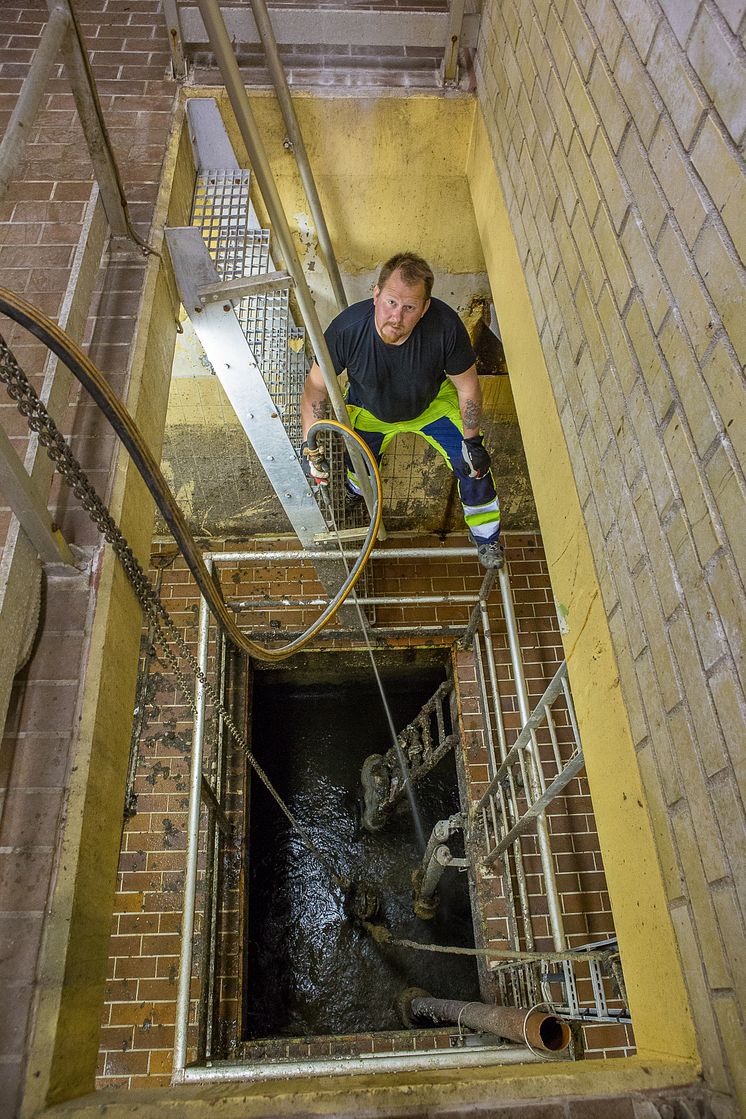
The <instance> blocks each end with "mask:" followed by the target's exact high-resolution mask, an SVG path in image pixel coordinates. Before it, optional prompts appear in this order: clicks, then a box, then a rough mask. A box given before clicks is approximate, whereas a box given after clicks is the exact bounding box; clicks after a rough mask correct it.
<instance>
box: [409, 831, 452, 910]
mask: <svg viewBox="0 0 746 1119" xmlns="http://www.w3.org/2000/svg"><path fill="white" fill-rule="evenodd" d="M452 862H453V856H452V855H451V852H450V851H449V850H448V847H446V845H445V844H441V846H440V847H436V848H435V850H434V851H433V853H432V854H431V856H430V858H429V859H428V861H427V865H426V866H425V867H424V871H423V875H422V882H421V884H420V888H419V889H418V891H417V897H416V898H415V899H414V908H415V913H416V912H417V907H418V904H421V903H422V902H424V903H425V904H426V905H428V904H430V903H431V902H432V900H433V894H434V893H435V891H436V890H437V888H438V886H439V884H440V880H441V878H442V877H443V871H444V870H445V869H446V867H447V866H450V865H451V863H452Z"/></svg>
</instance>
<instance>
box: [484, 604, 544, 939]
mask: <svg viewBox="0 0 746 1119" xmlns="http://www.w3.org/2000/svg"><path fill="white" fill-rule="evenodd" d="M479 607H480V617H481V622H482V632H483V634H484V648H485V652H486V654H487V669H488V672H489V677H490V688H491V690H492V706H493V709H494V712H495V726H496V729H497V742H498V749H499V751H500V760H501V761H505V758H506V755H507V752H508V741H507V737H506V735H505V723H504V720H503V712H502V704H501V702H500V688H499V686H498V682H497V666H496V664H495V650H494V648H493V645H492V625H491V623H490V615H489V610H488V608H487V603H486V601H485V600H484V599H480V603H479ZM490 777H491V778H492V777H494V771H493V772H492V773H491V774H490ZM508 788H509V791H510V808H511V812H512V814H513V819H514V820H517V819H518V797H517V796H516V791H515V779H514V777H513V771H512V769H509V770H508ZM497 791H498V793H499V797H500V811H501V813H502V817H503V822H504V824H505V831H506V832H507V831H509V830H510V824H509V822H508V810H507V806H506V803H505V792H504V790H503V787H502V785H498V789H497ZM494 803H495V802H494V797H490V810H491V811H492V813H493V819H494ZM495 835H497V828H495ZM513 864H514V866H515V877H516V882H517V884H518V902H519V905H520V910H521V921H522V923H523V935H524V939H525V942H526V947H527V949H528V950H529V951H531V950H532V948H533V946H534V933H533V929H532V927H531V907H530V905H529V900H528V887H527V885H526V871H525V868H524V866H523V850H522V848H521V841H520V838H517V839H516V841H515V843H514V844H513ZM503 866H504V870H505V884H506V893H507V894H508V900H509V901H510V902H511V905H512V907H513V910H514V908H515V897H514V895H513V887H512V882H511V878H510V865H509V862H508V853H507V851H506V852H505V858H504V860H503ZM515 920H516V918H515V913H514V912H513V914H512V920H511V919H510V917H509V918H508V924H509V926H510V928H511V933H512V938H513V946H514V947H515V948H518V947H519V941H518V929H517V927H516V923H515Z"/></svg>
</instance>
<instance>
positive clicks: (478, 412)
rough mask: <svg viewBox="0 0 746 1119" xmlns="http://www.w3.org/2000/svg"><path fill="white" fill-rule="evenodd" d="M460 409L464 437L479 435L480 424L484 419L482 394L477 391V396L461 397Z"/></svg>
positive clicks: (469, 437)
mask: <svg viewBox="0 0 746 1119" xmlns="http://www.w3.org/2000/svg"><path fill="white" fill-rule="evenodd" d="M458 403H459V409H460V411H461V419H462V421H463V424H464V438H465V439H471V437H472V436H474V435H479V424H480V421H481V419H482V394H481V392H479V391H477V395H476V396H469V397H466V398H464V399H461V398H459V402H458Z"/></svg>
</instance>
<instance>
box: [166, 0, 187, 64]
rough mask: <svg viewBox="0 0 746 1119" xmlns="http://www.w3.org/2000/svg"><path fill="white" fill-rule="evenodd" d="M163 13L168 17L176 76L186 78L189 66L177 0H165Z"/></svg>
mask: <svg viewBox="0 0 746 1119" xmlns="http://www.w3.org/2000/svg"><path fill="white" fill-rule="evenodd" d="M163 14H164V16H165V17H166V27H167V28H168V45H169V49H170V51H171V67H172V69H173V72H174V77H175V78H177V79H179V78H185V77H186V72H187V67H186V59H185V58H184V43H183V41H182V36H181V24H180V22H179V9H178V7H177V4H176V0H163Z"/></svg>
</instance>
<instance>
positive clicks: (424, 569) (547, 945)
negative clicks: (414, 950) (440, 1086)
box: [98, 533, 631, 1088]
mask: <svg viewBox="0 0 746 1119" xmlns="http://www.w3.org/2000/svg"><path fill="white" fill-rule="evenodd" d="M507 540H508V544H507V554H508V560H509V564H510V571H511V579H512V583H513V588H514V596H515V602H516V615H517V619H518V625H519V631H520V635H521V643H522V647H523V649H524V652H525V665H526V675H527V680H528V687H529V691H530V695H531V701H532V702H535V701H536V700H537V699H538V698H539V696H540V695H541V694H542V692H543V691H544V689H545V687H546V685H547V683H548V682H549V680H550V679H551V676H552V675H553V673H554V671H555V670H556V668H557V667H558V665H559V661H560V658H561V657H562V650H561V642H560V638H559V631H558V625H557V619H556V613H555V608H554V603H553V600H552V593H551V588H550V585H549V578H548V572H547V568H546V563H545V560H544V555H543V550H542V547H541V540H540V538H539V537H537V536H535V535H534V534H527V535H523V534H518V533H509V534H508V536H507ZM457 542H459V541H458V540H456V539H454V538H451V539H450V540H449V543H457ZM414 544H422V539H419V540H414V539H413V540H407V539H402V538H399V537H397V538H396V540H395V545H396V546H403V547H406V546H408V545H414ZM251 546H252V548H254V549H256V547H257V544H256V542H252V545H251ZM213 547H214V543H213ZM273 547H275V548H277V549H278V552H279V555H278V559H277V561H276V562H274V563H272V564H271V565H270V564H269V563H266V562H264V561H258V562H255V563H249V562H241V563H240V564H228V563H226V564H220V565H219V570H220V572H221V582H222V586H223V590H224V594H225V595H226V598H227V599H229V600H230V599H233V600H237V599H248V598H254V599H256V600H258V601H260V602H261V597H262V596H263V595H265V594H269V595H271V596H272V597H274V598H279V597H281V596H283V595H287V596H291V597H296V598H297V597H313V596H314V595H315V594H317V593H319V592H320V591H321V587H320V585H319V584H318V582H317V580H316V577H315V573H314V571H313V568H312V566H311V565H310V564H308V563H306V562H296V561H288V562H287V563H282V560H281V547H282V542H281V541H275V542H274V544H273ZM216 550H220V549H219V548H217V549H216ZM437 551H438V549H437V545H435V546H434V554H433V558H432V560H427V561H422V560H410V559H405V558H396V559H389V560H378V559H375V560H373V561H372V565H373V570H374V575H373V578H374V585H375V593H376V594H378V595H387V594H388V595H401V596H407V595H415V594H437V593H464V592H471V593H473V594H476V592H477V591H478V589H479V586H480V584H481V577H482V573H481V569H480V568H479V567H478V565H477V564H476V562H475V560H474V559H471V558H469V559H463V560H447V559H446V557H440V558H439V557H438V555H437ZM153 559H154V564H155V567H154V571H153V575H154V576H155V574H156V573H157V571H160V574H161V578H162V592H161V593H162V597H163V600H164V603H165V604H166V606H167V608H168V609H169V611H170V612H171V613H172V615H173V617H174V619H175V621H176V623H177V625H178V627H179V629H180V631H181V632H182V634H183V636H184V637H185V639H186V640H187V642H188V643H189V644H190V646H191V647H192V649H193V651H194V650H195V649H196V640H197V616H196V615H197V604H198V596H197V592H196V588H195V586H194V583H193V581H192V580H191V578H190V576H189V574H188V571H187V570H186V567H185V564H184V561H183V560H182V559H181V557H179V556H177V557H174V555H173V548H172V547H170V546H165V545H164V546H163V547H162V548H158V549H157V550H156V552H155V553H154V557H153ZM469 609H470V608H469V606H468V605H453V604H440V605H433V606H428V605H423V606H419V607H411V606H410V607H406V606H404V607H403V606H390V607H389V606H380V607H378V608H377V612H378V617H377V624H378V625H381V626H383V625H400V624H409V625H438V624H443V623H447V624H455V625H458V626H459V627H460V628H463V627H464V626H465V624H466V622H467V620H468V616H469ZM317 612H318V608H316V609H311V610H300V609H297V610H294V609H292V608H289V607H284V608H281V607H278V608H276V609H274V610H271V611H268V610H266V609H265V608H264V607H260V609H259V610H251V611H248V610H247V611H245V612H243V613H242V614H241V623H242V625H250V626H251V627H252V629H255V630H256V631H259V632H264V631H267V632H272V631H274V632H275V633H278V634H279V635H282V633H283V631H284V630H295V629H296V628H297V626H299V625H307V624H308V623H309V622H310V621H311V619H312V618H313V616H314V615H315V614H316V613H317ZM490 614H491V617H492V623H493V627H494V648H495V656H496V658H497V661H498V676H499V679H500V684H501V689H503V690H504V708H505V713H506V714H505V718H506V726H507V728H508V733H509V735H510V733H511V732H513V734H515V729H516V727H517V726H518V724H519V717H518V715H517V708H516V702H515V699H514V697H513V696H512V685H511V670H510V667H509V654H508V649H507V638H506V635H505V630H504V624H503V621H502V608H501V606H500V605H499V594H498V593H497V592H495V593H494V594H493V596H492V601H491V604H490ZM273 622H274V623H275V626H273V625H272V623H273ZM146 640H147V638H146ZM453 640H454V637H453V636H452V635H451V636H448V635H446V636H440V635H432V636H431V637H429V638H427V639H425V638H424V637H422V636H420V637H419V638H417V637H408V638H406V637H402V638H398V637H397V638H391V639H389V643H390V644H392V645H393V644H398V645H416V644H422V643H424V642H426V643H428V644H436V645H441V646H443V647H444V648H448V647H450V646H451V645H452V643H453ZM337 643H340V644H344V645H347V646H349V641H346V642H343V641H342V640H341V639H337ZM327 644H328V643H327V642H324V645H325V646H327ZM209 655H210V668H211V669H212V664H213V661H212V658H213V656H214V649H213V648H212V646H211V647H210V654H209ZM457 678H458V682H459V703H460V704H461V706H462V709H463V711H464V715H463V726H464V731H465V736H466V740H467V749H466V757H467V760H468V761H467V770H468V773H469V780H468V782H467V788H468V789H469V795H470V796H477V795H478V794H479V793H480V792H481V789H482V788H483V787H484V777H485V774H486V762H485V758H486V747H485V744H484V735H483V723H484V720H483V714H482V712H481V710H480V708H479V701H478V698H477V696H476V694H475V684H474V682H473V681H474V667H473V654H472V653H469V652H464V653H461V654H459V656H458V666H457ZM235 685H236V686H235V690H234V692H233V699H234V701H235V702H240V703H245V701H246V694H247V693H246V686H247V680H246V679H245V677H243V678H239V679H237V680H236V681H235ZM141 694H142V695H144V696H145V697H146V698H147V702H148V707H147V709H146V710H145V715H144V722H143V725H142V727H141V731H140V738H139V744H138V746H137V759H138V760H137V766H136V770H135V773H136V776H135V785H134V791H135V793H136V796H137V803H136V813H135V815H134V816H133V817H132V818H131V819H129V820H128V821H127V822H126V823H125V827H124V833H123V840H122V850H121V854H120V861H119V873H118V892H117V899H116V904H115V907H114V916H113V924H112V937H111V941H110V956H109V979H108V986H107V993H106V1000H105V1005H104V1012H103V1026H102V1032H101V1049H100V1055H99V1078H98V1086H99V1088H112V1087H138V1086H144V1085H146V1084H147V1085H149V1086H151V1087H152V1086H156V1085H165V1084H167V1083H168V1079H169V1075H168V1074H169V1071H170V1067H171V1052H172V1047H173V1035H174V1030H173V1025H174V1019H175V999H176V977H177V965H178V951H179V948H178V942H179V937H178V934H179V932H180V928H181V909H180V907H181V899H182V891H183V880H184V867H185V841H186V826H187V807H188V763H189V750H190V741H191V713H190V711H189V709H188V706H187V705H186V704H185V703H184V700H183V697H182V696H181V695H180V693H178V692H177V691H176V690H175V689H174V682H173V679H172V678H171V677H170V675H169V672H168V669H167V666H166V667H164V664H163V662H162V661H161V660H159V659H158V657H157V656H156V658H155V659H152V660H150V663H149V665H148V668H147V683H146V684H145V687H144V690H143V691H142V693H141ZM561 722H562V720H561V717H560V724H561ZM558 733H559V736H560V739H561V740H562V737H563V734H564V736H565V737H566V731H565V730H563V728H562V726H560V729H559V731H558ZM206 739H207V741H208V743H209V741H210V739H211V730H210V727H209V720H208V732H207V735H206ZM228 754H229V759H231V760H230V761H229V766H228V768H229V773H230V774H231V775H232V779H233V780H234V781H235V785H234V786H233V787H232V790H233V791H232V792H231V800H230V805H231V812H232V813H233V814H234V815H233V819H234V821H235V822H236V824H237V827H238V834H239V835H240V834H241V833H242V830H243V827H242V822H241V821H242V813H243V810H244V801H243V796H242V793H241V792H240V791H239V789H242V788H243V779H242V778H241V776H240V774H241V762H240V751H238V752H237V751H236V749H235V748H234V747H230V746H229V748H228ZM480 782H481V784H480ZM551 830H552V842H553V846H554V849H555V851H556V862H557V868H558V873H559V883H560V889H561V892H562V895H563V909H564V914H565V922H566V927H567V932H568V937H569V942H570V944H571V945H578V944H582V943H587V942H588V941H589V940H591V939H598V938H599V937H602V936H605V935H610V934H613V921H612V917H611V912H610V906H609V901H608V895H607V894H606V893H605V881H604V876H603V868H602V865H601V856H600V853H599V851H598V839H597V836H596V834H595V827H594V824H593V816H592V811H591V809H590V801H589V797H588V793H587V788H586V786H585V778H584V777H583V775H581V776H580V777H579V778H578V779H577V780H576V781H574V782H573V783H572V785H571V786H569V787H568V791H567V796H566V797H564V798H561V799H560V800H558V801H557V802H556V804H555V805H554V807H553V818H552V821H551ZM524 846H525V853H526V867H527V873H528V876H529V891H530V892H531V894H532V895H533V896H534V908H535V911H536V917H535V921H534V933H535V935H536V938H537V941H536V942H537V946H538V947H539V948H543V949H545V950H551V938H550V937H549V935H548V930H547V922H546V911H545V906H544V903H543V901H542V900H541V899H540V895H541V892H542V882H541V877H540V873H539V866H538V856H537V852H536V846H535V842H534V841H532V840H531V839H527V840H526V841H525V843H524ZM241 861H242V860H241V854H240V844H239V846H237V847H231V848H230V849H229V850H228V853H227V856H226V865H230V867H231V870H230V874H229V875H228V879H227V887H226V888H227V892H226V894H225V897H226V898H227V903H226V904H225V911H224V913H223V916H222V918H221V922H220V926H219V927H220V929H221V937H222V948H221V961H220V967H221V972H222V987H221V998H222V1001H223V1005H222V1009H221V1014H220V1018H221V1020H222V1024H221V1025H220V1027H219V1032H218V1037H219V1039H220V1040H219V1045H220V1047H221V1051H222V1052H223V1053H224V1054H225V1055H226V1056H230V1055H233V1054H235V1052H236V1051H237V1049H240V1050H241V1051H243V1052H244V1053H245V1055H246V1056H247V1057H249V1056H251V1055H252V1053H253V1050H252V1048H251V1046H248V1047H246V1046H241V1045H240V1041H241V1038H240V1031H239V1027H238V1022H239V1019H240V1010H239V1007H240V995H239V990H238V987H239V983H240V959H241V951H240V944H239V930H240V912H239V911H240V903H239V900H238V899H239V895H238V890H239V868H240V864H241ZM200 881H201V879H200ZM200 889H201V887H200ZM480 894H481V903H482V904H483V906H484V910H483V921H482V924H483V928H484V931H485V936H484V938H483V940H482V943H483V944H484V945H487V944H489V945H490V946H492V947H503V948H504V947H505V946H506V939H505V923H504V918H503V919H502V920H501V919H500V917H499V912H503V913H504V909H503V910H500V896H501V895H500V890H499V880H497V879H490V880H489V881H488V882H485V883H480ZM201 897H203V894H202V893H200V898H201ZM496 907H497V908H496ZM197 908H198V915H201V912H202V910H201V901H200V902H198V907H197ZM198 932H199V925H198ZM199 971H200V968H199V964H197V965H196V969H195V982H194V986H193V989H192V996H193V997H192V1003H191V1013H190V1036H189V1045H190V1054H191V1055H192V1056H193V1054H194V1052H195V1048H194V1047H195V1045H196V1028H197V1025H196V1024H197V1021H198V1006H197V999H198V996H199V983H200V979H199ZM487 986H488V989H489V987H490V983H489V982H488V985H487ZM447 1032H448V1031H440V1032H438V1031H434V1032H433V1033H432V1034H428V1035H427V1036H424V1035H423V1039H422V1040H421V1044H422V1045H423V1046H424V1047H425V1048H428V1047H432V1046H436V1047H437V1046H441V1047H442V1046H446V1047H447V1045H448V1038H447ZM587 1033H588V1038H587V1044H588V1047H589V1050H590V1052H591V1053H592V1055H597V1056H602V1055H612V1054H613V1053H615V1052H617V1051H619V1052H622V1051H625V1052H626V1051H628V1049H629V1045H630V1043H631V1042H630V1037H629V1036H628V1034H627V1031H625V1030H620V1028H619V1027H612V1028H607V1027H594V1029H593V1030H591V1031H587ZM334 1044H335V1043H334V1042H333V1041H332V1042H330V1041H329V1040H327V1041H318V1042H315V1043H313V1047H312V1049H309V1044H308V1042H292V1043H288V1042H287V1041H284V1040H283V1041H280V1042H278V1045H277V1046H275V1047H274V1048H272V1047H271V1046H270V1047H268V1046H267V1045H266V1043H263V1044H262V1046H261V1049H262V1052H263V1054H264V1056H265V1057H266V1056H282V1057H286V1056H290V1057H296V1058H297V1057H301V1056H308V1055H309V1054H310V1055H316V1056H323V1055H325V1054H328V1053H329V1052H330V1045H331V1046H334ZM336 1044H337V1046H338V1048H337V1049H332V1050H331V1051H333V1052H337V1051H339V1052H342V1051H350V1043H349V1042H346V1041H340V1042H338V1043H336ZM401 1044H402V1040H401V1038H400V1037H397V1036H396V1035H390V1036H389V1035H370V1036H367V1037H363V1036H361V1037H358V1038H355V1039H354V1046H355V1051H357V1052H366V1051H386V1050H389V1051H390V1050H391V1048H392V1046H395V1047H397V1048H399V1047H400V1046H401ZM339 1046H342V1048H339ZM275 1050H277V1051H276V1052H275Z"/></svg>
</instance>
